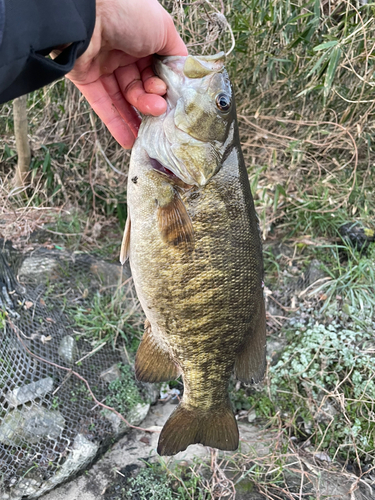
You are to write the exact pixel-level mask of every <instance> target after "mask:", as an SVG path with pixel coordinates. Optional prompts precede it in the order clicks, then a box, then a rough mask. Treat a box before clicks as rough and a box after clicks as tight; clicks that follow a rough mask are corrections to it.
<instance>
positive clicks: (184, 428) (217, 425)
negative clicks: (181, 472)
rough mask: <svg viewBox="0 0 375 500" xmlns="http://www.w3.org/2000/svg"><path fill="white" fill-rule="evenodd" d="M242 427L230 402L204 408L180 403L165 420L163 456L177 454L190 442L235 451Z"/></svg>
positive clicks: (162, 437)
mask: <svg viewBox="0 0 375 500" xmlns="http://www.w3.org/2000/svg"><path fill="white" fill-rule="evenodd" d="M238 439H239V436H238V427H237V422H236V419H235V418H234V414H233V411H232V408H231V406H230V403H229V401H228V402H227V404H226V405H224V406H222V407H219V408H210V409H208V410H202V409H198V408H192V407H191V406H188V405H186V404H185V403H184V402H182V403H180V404H179V405H178V406H177V408H176V409H175V410H174V412H173V413H172V415H171V416H170V417H169V419H168V420H167V422H166V423H165V425H164V427H163V429H162V431H161V434H160V437H159V443H158V453H159V455H175V454H176V453H178V452H179V451H184V450H186V448H187V447H188V446H189V445H190V444H195V443H201V444H203V445H204V446H211V447H212V448H219V449H220V450H228V451H233V450H236V449H237V448H238Z"/></svg>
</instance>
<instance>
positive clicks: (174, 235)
mask: <svg viewBox="0 0 375 500" xmlns="http://www.w3.org/2000/svg"><path fill="white" fill-rule="evenodd" d="M157 220H158V227H159V230H160V233H161V236H162V238H163V240H164V241H165V242H166V243H168V244H170V245H175V246H180V245H181V246H190V245H192V243H193V238H194V236H193V224H192V223H191V220H190V217H189V214H188V213H187V210H186V207H185V205H184V203H183V201H182V200H181V198H180V196H179V194H178V193H177V191H176V192H175V194H174V197H173V198H172V200H171V201H170V202H169V203H167V204H165V205H163V206H159V207H158V209H157Z"/></svg>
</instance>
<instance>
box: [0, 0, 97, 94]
mask: <svg viewBox="0 0 375 500" xmlns="http://www.w3.org/2000/svg"><path fill="white" fill-rule="evenodd" d="M94 25H95V0H0V103H2V102H6V101H9V100H10V99H14V98H15V97H18V96H20V95H23V94H26V93H28V92H31V91H32V90H36V89H38V88H40V87H42V86H43V85H46V84H47V83H50V82H52V81H54V80H57V79H58V78H61V77H62V76H64V75H65V74H66V73H68V72H69V71H70V70H71V69H72V68H73V66H74V62H75V60H76V59H77V57H79V56H80V55H81V54H83V52H84V51H85V50H86V49H87V47H88V45H89V43H90V39H91V36H92V32H93V30H94ZM69 43H71V44H72V45H70V46H69V47H68V48H66V49H65V50H64V51H63V52H62V53H61V54H60V55H59V56H58V57H57V58H56V59H54V60H52V59H50V58H48V57H46V56H47V55H48V54H49V53H50V52H51V50H52V49H53V48H55V47H58V46H60V45H65V44H69Z"/></svg>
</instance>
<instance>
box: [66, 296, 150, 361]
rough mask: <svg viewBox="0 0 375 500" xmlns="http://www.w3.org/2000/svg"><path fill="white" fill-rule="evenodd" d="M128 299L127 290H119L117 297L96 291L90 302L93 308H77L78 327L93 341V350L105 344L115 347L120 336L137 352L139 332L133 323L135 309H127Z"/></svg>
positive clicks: (75, 315) (75, 320)
mask: <svg viewBox="0 0 375 500" xmlns="http://www.w3.org/2000/svg"><path fill="white" fill-rule="evenodd" d="M125 300H126V291H124V289H123V288H121V287H120V288H119V289H118V290H117V291H116V292H115V293H114V294H101V293H100V292H97V293H96V294H95V295H94V296H93V298H92V300H91V302H90V306H91V307H89V308H88V307H87V306H78V307H77V309H75V310H73V312H72V314H73V318H74V322H75V324H76V325H77V326H78V327H79V328H80V329H81V330H82V332H83V334H84V335H85V337H86V338H88V339H91V340H92V341H93V344H94V347H96V346H97V345H98V344H101V343H103V342H110V343H112V344H113V345H114V346H115V344H116V341H117V338H118V336H120V337H121V338H122V339H124V340H125V342H126V345H127V346H128V347H129V348H130V350H131V351H133V352H135V351H136V349H137V347H138V344H139V340H140V331H139V329H138V328H137V327H136V326H135V325H134V322H133V321H132V319H133V318H132V316H133V314H134V313H135V310H130V309H128V308H125V307H124V302H125Z"/></svg>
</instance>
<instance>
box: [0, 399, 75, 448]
mask: <svg viewBox="0 0 375 500" xmlns="http://www.w3.org/2000/svg"><path fill="white" fill-rule="evenodd" d="M64 427H65V419H64V417H63V416H62V415H61V413H60V412H59V411H56V410H48V409H46V408H43V407H39V408H37V407H35V406H32V407H31V408H27V407H23V408H22V410H12V411H10V412H9V413H8V414H7V415H6V416H5V417H4V419H3V421H2V423H1V426H0V443H3V444H6V445H10V446H14V445H18V444H22V442H24V441H26V442H28V443H30V444H34V443H38V442H39V441H40V440H42V439H44V438H48V439H53V438H57V437H58V436H60V434H61V432H62V431H63V429H64Z"/></svg>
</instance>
